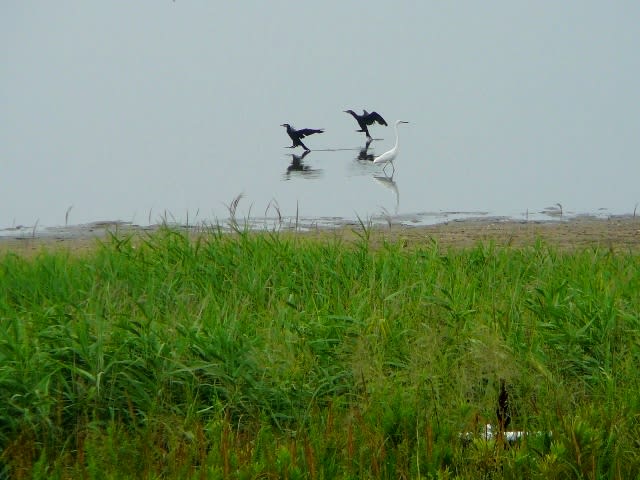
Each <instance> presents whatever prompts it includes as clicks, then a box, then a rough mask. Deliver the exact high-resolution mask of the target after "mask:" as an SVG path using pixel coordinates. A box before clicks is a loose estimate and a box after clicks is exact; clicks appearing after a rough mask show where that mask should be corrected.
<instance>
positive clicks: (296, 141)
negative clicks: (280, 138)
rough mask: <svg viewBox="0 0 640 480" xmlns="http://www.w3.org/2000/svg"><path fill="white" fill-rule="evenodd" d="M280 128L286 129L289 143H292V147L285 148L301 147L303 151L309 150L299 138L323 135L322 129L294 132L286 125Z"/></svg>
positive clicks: (293, 129)
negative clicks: (316, 134)
mask: <svg viewBox="0 0 640 480" xmlns="http://www.w3.org/2000/svg"><path fill="white" fill-rule="evenodd" d="M280 126H281V127H285V128H286V129H287V134H288V135H289V137H290V138H291V141H292V142H293V145H291V146H290V147H287V148H296V147H302V148H304V149H305V150H309V149H308V148H307V146H306V145H305V144H304V143H302V140H301V138H304V137H306V136H308V135H313V134H314V133H324V129H323V128H320V129H313V128H301V129H300V130H296V129H295V128H293V127H292V126H291V125H289V124H288V123H283V124H282V125H280Z"/></svg>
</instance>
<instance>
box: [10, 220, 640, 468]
mask: <svg viewBox="0 0 640 480" xmlns="http://www.w3.org/2000/svg"><path fill="white" fill-rule="evenodd" d="M376 245H377V246H376V247H373V245H372V241H371V231H370V227H369V226H368V225H365V224H364V223H361V229H360V233H359V238H358V239H357V241H355V242H353V243H348V242H344V241H340V240H338V239H327V240H322V241H318V240H308V239H305V238H304V236H303V235H287V234H278V233H274V232H265V233H260V234H256V233H251V232H248V231H247V230H246V229H242V228H241V225H240V224H239V223H238V222H236V223H235V229H234V233H231V234H226V233H223V232H222V230H221V229H220V228H211V229H210V230H208V231H207V232H203V233H202V234H200V235H198V236H197V237H190V236H189V235H188V234H186V233H184V232H181V231H178V230H173V229H170V228H164V229H162V230H160V231H158V232H156V233H153V234H149V235H146V236H142V235H140V236H127V237H122V236H119V235H113V236H111V237H110V238H109V239H108V240H106V241H104V242H103V243H101V244H99V245H97V246H96V249H95V250H93V251H91V252H90V253H88V254H83V255H74V254H72V253H70V252H62V251H48V252H47V251H43V252H41V253H40V254H39V255H37V256H35V257H33V258H24V257H21V256H18V255H15V254H11V253H5V254H3V256H2V257H1V258H0V478H2V477H3V475H4V476H6V477H10V478H159V477H162V478H194V479H196V478H254V477H259V476H264V477H267V476H268V477H272V478H276V477H278V478H290V479H294V478H310V479H316V478H368V477H382V478H479V477H484V478H489V477H490V478H602V477H607V478H637V477H638V476H639V475H640V454H639V453H638V452H640V443H639V442H640V440H639V439H640V423H639V422H638V417H637V414H638V411H640V396H639V395H638V391H640V373H639V369H638V364H639V361H640V295H638V292H640V257H638V256H637V255H634V254H631V253H625V252H614V251H610V250H599V249H583V250H576V251H574V252H571V253H560V252H558V251H556V250H555V249H554V248H552V247H550V246H548V245H545V244H543V243H537V244H535V245H534V246H532V247H527V248H511V247H497V246H495V245H492V244H478V245H477V246H476V247H474V248H470V249H460V250H455V249H450V250H444V249H442V248H440V247H439V246H438V244H437V243H436V242H428V243H426V244H425V245H424V246H422V247H419V248H413V249H407V248H404V246H403V244H402V243H401V242H398V243H390V242H382V244H376ZM501 380H504V382H505V385H506V388H507V390H508V393H509V406H510V409H511V412H510V413H511V422H512V424H511V427H510V428H513V429H514V430H523V431H540V432H549V433H548V434H545V435H542V436H531V437H526V438H524V439H523V440H521V441H520V442H519V443H517V444H516V445H511V446H508V445H506V444H505V443H504V442H501V441H500V440H499V439H497V440H491V441H485V440H480V439H475V440H473V441H471V442H467V441H465V440H464V438H463V437H461V435H460V433H461V432H480V430H481V429H482V428H483V426H484V425H485V424H486V423H493V424H494V425H496V423H497V419H496V407H497V399H498V392H499V389H500V381H501Z"/></svg>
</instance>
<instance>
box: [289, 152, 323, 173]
mask: <svg viewBox="0 0 640 480" xmlns="http://www.w3.org/2000/svg"><path fill="white" fill-rule="evenodd" d="M309 153H311V152H310V151H309V150H305V151H304V152H303V153H302V155H296V154H295V153H292V154H291V164H290V165H289V166H288V167H287V171H286V172H285V174H284V177H285V180H286V179H289V178H291V175H300V176H303V177H305V178H317V177H319V176H320V175H321V174H322V170H320V169H317V168H311V167H310V166H309V165H305V164H304V162H303V159H304V157H306V156H307V155H309Z"/></svg>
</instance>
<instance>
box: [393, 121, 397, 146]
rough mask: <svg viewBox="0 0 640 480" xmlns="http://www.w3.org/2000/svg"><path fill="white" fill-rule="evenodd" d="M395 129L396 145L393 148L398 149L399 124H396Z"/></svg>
mask: <svg viewBox="0 0 640 480" xmlns="http://www.w3.org/2000/svg"><path fill="white" fill-rule="evenodd" d="M394 127H395V130H396V144H395V145H394V147H393V149H394V150H398V124H397V123H396V124H395V126H394Z"/></svg>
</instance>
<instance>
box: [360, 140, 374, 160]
mask: <svg viewBox="0 0 640 480" xmlns="http://www.w3.org/2000/svg"><path fill="white" fill-rule="evenodd" d="M372 141H373V139H372V138H367V144H366V145H365V146H364V148H361V149H360V153H359V154H358V160H364V161H368V162H373V159H374V158H375V155H374V154H373V153H369V145H371V142H372Z"/></svg>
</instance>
